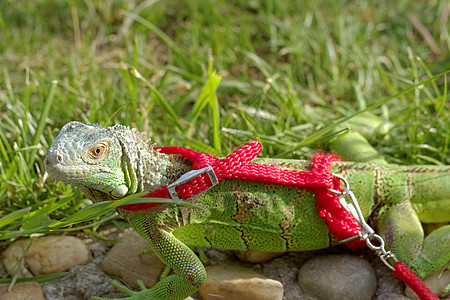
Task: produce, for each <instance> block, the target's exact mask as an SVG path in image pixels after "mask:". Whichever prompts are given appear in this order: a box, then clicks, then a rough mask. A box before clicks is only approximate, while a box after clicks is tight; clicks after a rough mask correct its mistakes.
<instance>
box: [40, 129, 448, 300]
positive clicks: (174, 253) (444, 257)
mask: <svg viewBox="0 0 450 300" xmlns="http://www.w3.org/2000/svg"><path fill="white" fill-rule="evenodd" d="M333 146H334V148H335V151H336V152H338V153H340V154H343V155H345V154H349V155H351V157H352V158H353V159H354V160H358V161H365V162H364V163H358V162H336V163H333V165H332V169H333V172H334V173H338V174H340V175H342V176H344V177H345V178H347V180H348V181H349V182H350V188H351V190H352V191H353V193H354V194H355V196H356V198H357V199H358V201H359V204H360V206H361V210H362V212H363V215H364V217H365V218H366V219H369V218H370V222H371V224H373V225H374V227H375V228H376V231H377V232H378V233H379V234H380V235H381V236H382V237H383V238H384V239H385V241H386V246H387V248H388V249H389V250H391V251H393V252H394V253H395V254H396V255H397V257H398V258H399V260H400V261H402V262H404V263H405V264H406V265H408V266H409V267H410V268H412V269H413V270H414V271H415V272H416V273H417V274H418V275H419V276H420V277H424V276H427V275H428V274H431V273H433V272H436V271H438V270H440V269H441V268H443V267H444V266H445V264H446V263H447V262H448V261H450V225H446V226H443V227H441V228H439V229H437V230H434V231H433V232H432V233H431V234H429V235H428V236H427V237H426V238H425V236H424V233H423V229H422V226H421V222H426V223H436V222H450V167H449V166H409V167H405V166H397V165H390V164H387V163H386V162H385V161H384V160H383V159H381V158H380V157H379V155H378V154H377V153H376V151H375V150H374V149H373V148H372V147H371V146H370V145H369V144H368V143H367V141H366V140H365V139H364V138H362V137H361V136H360V135H358V134H356V133H353V134H348V135H346V136H345V137H344V138H342V139H339V140H337V141H336V142H335V143H334V144H333ZM99 147H100V148H101V150H102V151H100V152H101V154H98V153H97V154H95V151H97V150H98V148H99ZM349 147H350V148H349ZM352 151H353V152H352ZM148 162H151V163H148ZM254 162H257V163H262V164H271V165H277V166H278V167H280V168H282V169H295V170H299V171H304V170H308V168H309V166H310V164H309V162H307V161H300V160H275V159H258V160H255V161H254ZM371 162H376V163H371ZM45 165H46V167H47V170H48V172H49V173H50V175H51V176H52V177H53V178H55V179H58V180H62V181H64V182H65V183H70V184H72V185H75V186H78V187H80V188H81V190H82V191H83V192H84V193H85V194H86V196H87V197H89V198H90V199H92V200H94V201H102V200H109V199H110V197H111V196H113V197H116V198H120V197H124V196H127V195H129V194H133V193H137V192H143V191H145V192H152V191H154V190H156V189H157V188H159V187H161V186H163V185H166V184H168V183H170V182H173V181H175V180H176V179H177V178H179V176H180V175H181V174H183V173H185V172H186V171H188V170H189V168H190V166H189V163H187V162H186V161H185V160H183V159H180V158H179V157H178V156H173V155H172V156H170V155H164V154H161V153H158V152H157V151H155V150H153V148H152V147H151V146H149V144H148V143H147V142H146V141H144V140H143V138H142V135H141V134H138V133H136V132H135V131H132V130H130V129H129V128H127V127H124V126H119V125H116V126H114V127H105V128H103V127H101V126H99V125H85V124H82V123H78V122H70V123H69V124H67V125H65V126H64V127H63V128H62V130H61V132H60V134H59V135H58V136H57V138H56V139H55V141H54V143H53V145H52V146H51V148H50V149H49V151H48V152H47V157H46V160H45ZM189 201H190V202H192V203H195V204H197V205H199V206H201V207H203V208H206V210H199V209H195V208H191V207H187V206H175V205H167V204H163V205H159V206H156V207H154V208H151V209H149V210H146V211H139V212H131V211H127V210H123V209H119V210H118V211H119V213H120V214H121V215H122V216H123V217H124V218H125V219H127V220H128V222H129V223H130V224H131V225H132V226H133V227H134V228H135V230H136V231H137V232H138V233H139V234H140V235H142V236H143V237H144V238H145V239H146V240H147V241H148V242H149V244H150V245H151V247H152V248H153V250H154V252H155V254H156V255H157V256H158V257H159V258H160V259H161V260H162V261H163V262H164V263H166V264H167V265H168V266H170V267H171V268H172V269H173V270H174V272H175V274H174V275H171V276H168V277H166V278H164V279H163V280H161V281H160V282H158V283H157V284H156V285H155V286H154V287H152V288H151V289H145V288H143V290H141V291H139V292H134V291H131V290H129V289H127V288H125V287H119V288H120V289H121V290H122V291H124V292H126V293H128V294H129V295H130V297H129V299H134V300H137V299H157V300H163V299H171V300H173V299H184V298H186V297H188V296H189V295H191V294H193V293H194V292H196V291H197V290H198V289H199V288H200V287H201V286H202V285H203V284H204V282H205V281H206V272H205V268H204V266H203V264H202V263H201V262H200V260H199V259H198V257H197V256H196V255H195V254H194V253H193V252H192V250H191V249H190V248H189V247H195V246H198V247H216V248H223V249H230V250H250V251H264V252H283V251H305V250H316V249H322V248H326V247H330V246H333V245H336V244H338V243H339V241H337V240H336V239H335V238H333V237H332V236H331V234H330V233H329V231H328V228H327V225H326V224H325V221H324V220H323V219H322V218H321V217H320V216H319V215H318V212H317V210H316V201H315V197H314V195H313V194H311V193H310V192H308V191H306V190H303V189H298V188H292V187H285V186H276V185H270V184H262V183H250V182H243V181H230V180H224V181H222V182H221V183H220V184H219V185H218V186H216V187H214V188H213V189H211V190H210V191H208V192H207V193H204V194H202V195H200V196H197V197H194V198H191V199H189ZM188 246H189V247H188ZM116 286H117V285H116ZM447 289H448V287H447ZM94 299H101V298H97V297H95V298H94Z"/></svg>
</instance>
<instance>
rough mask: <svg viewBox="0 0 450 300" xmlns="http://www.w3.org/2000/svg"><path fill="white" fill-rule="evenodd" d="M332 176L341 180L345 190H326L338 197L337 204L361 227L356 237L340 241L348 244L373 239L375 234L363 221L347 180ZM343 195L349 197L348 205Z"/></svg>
mask: <svg viewBox="0 0 450 300" xmlns="http://www.w3.org/2000/svg"><path fill="white" fill-rule="evenodd" d="M333 176H335V177H337V178H339V179H340V180H342V181H343V182H344V184H345V188H344V189H343V190H342V192H341V191H337V190H334V189H328V191H330V192H332V193H335V194H338V195H339V202H340V203H341V205H342V206H343V207H344V209H345V210H346V211H348V212H349V213H350V214H352V216H353V217H354V218H355V219H356V221H357V222H358V224H359V226H360V227H361V232H359V234H358V235H356V236H353V237H350V238H348V239H345V240H342V242H343V243H348V242H351V241H354V240H357V239H359V238H362V239H366V238H367V237H373V235H374V234H375V231H374V230H373V228H372V227H370V225H369V224H367V223H366V221H365V220H364V216H363V214H362V211H361V208H360V207H359V204H358V200H356V197H355V195H354V194H353V192H352V191H351V190H350V184H349V183H348V181H347V179H345V177H343V176H341V175H338V174H334V173H333ZM345 195H348V196H349V198H350V203H348V202H347V201H346V200H345V198H344V196H345Z"/></svg>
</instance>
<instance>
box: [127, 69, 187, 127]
mask: <svg viewBox="0 0 450 300" xmlns="http://www.w3.org/2000/svg"><path fill="white" fill-rule="evenodd" d="M131 73H132V74H133V75H134V76H136V77H137V78H138V79H140V80H142V82H144V83H145V84H146V85H147V87H148V88H149V89H150V91H152V92H153V94H154V95H155V98H156V100H157V101H158V104H159V106H160V107H161V109H162V110H163V111H164V112H165V113H166V114H167V115H168V116H169V117H170V119H172V121H173V123H174V124H175V125H176V126H177V127H178V128H179V129H180V130H182V129H183V127H182V126H181V123H180V121H179V117H178V116H177V114H176V113H175V111H174V110H173V108H172V107H171V106H170V104H169V103H168V102H167V101H166V99H164V97H163V96H162V95H161V93H160V92H159V91H158V90H157V89H156V88H155V87H154V86H153V85H152V84H151V83H150V82H148V81H147V80H146V79H145V78H144V77H143V76H142V75H141V74H140V73H139V72H138V70H136V69H135V68H133V69H132V70H131Z"/></svg>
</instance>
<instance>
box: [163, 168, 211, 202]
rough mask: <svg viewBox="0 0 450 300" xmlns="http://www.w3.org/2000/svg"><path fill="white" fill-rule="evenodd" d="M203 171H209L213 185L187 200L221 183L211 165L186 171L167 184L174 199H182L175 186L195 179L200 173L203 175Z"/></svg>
mask: <svg viewBox="0 0 450 300" xmlns="http://www.w3.org/2000/svg"><path fill="white" fill-rule="evenodd" d="M203 173H207V174H208V176H209V179H210V180H211V186H210V187H208V188H207V189H206V190H203V191H201V192H200V193H198V194H196V195H193V196H191V197H189V198H187V199H185V200H188V199H190V198H192V197H195V196H198V195H200V194H202V193H204V192H206V191H208V190H209V189H211V188H212V187H213V186H215V185H217V184H218V183H219V180H218V179H217V176H216V173H214V170H213V168H212V167H211V166H207V167H204V168H202V169H198V170H191V171H189V172H187V173H184V174H183V175H181V176H180V178H178V180H176V181H175V182H172V183H171V184H169V185H168V186H167V190H168V191H169V195H170V197H171V198H172V199H173V200H177V201H179V200H181V199H180V197H178V194H177V191H176V190H175V188H176V187H177V186H179V185H182V184H183V183H186V182H188V181H190V180H192V179H194V178H195V177H198V176H200V175H202V174H203Z"/></svg>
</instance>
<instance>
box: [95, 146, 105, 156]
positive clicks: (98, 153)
mask: <svg viewBox="0 0 450 300" xmlns="http://www.w3.org/2000/svg"><path fill="white" fill-rule="evenodd" d="M103 152H105V146H98V147H95V148H94V149H93V150H92V154H93V155H94V156H101V155H102V154H103Z"/></svg>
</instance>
